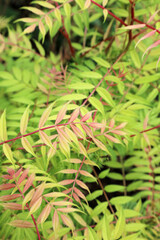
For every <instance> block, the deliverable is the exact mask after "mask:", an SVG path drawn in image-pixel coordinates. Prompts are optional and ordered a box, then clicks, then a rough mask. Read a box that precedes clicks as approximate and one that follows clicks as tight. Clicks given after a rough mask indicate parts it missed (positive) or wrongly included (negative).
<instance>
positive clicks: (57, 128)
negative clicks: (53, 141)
mask: <svg viewBox="0 0 160 240" xmlns="http://www.w3.org/2000/svg"><path fill="white" fill-rule="evenodd" d="M55 128H56V130H57V133H58V135H59V136H60V137H62V138H63V139H64V141H66V142H68V143H69V142H71V141H70V139H69V138H68V135H67V133H66V132H65V131H64V130H63V129H62V128H60V127H55Z"/></svg>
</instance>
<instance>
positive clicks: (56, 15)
mask: <svg viewBox="0 0 160 240" xmlns="http://www.w3.org/2000/svg"><path fill="white" fill-rule="evenodd" d="M54 13H55V17H56V18H57V20H58V22H60V23H61V12H60V10H59V9H58V8H56V9H55V10H54Z"/></svg>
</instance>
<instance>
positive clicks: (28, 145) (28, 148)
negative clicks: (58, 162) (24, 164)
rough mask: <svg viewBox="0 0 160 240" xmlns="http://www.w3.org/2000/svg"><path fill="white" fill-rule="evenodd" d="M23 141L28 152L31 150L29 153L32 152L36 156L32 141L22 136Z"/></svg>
mask: <svg viewBox="0 0 160 240" xmlns="http://www.w3.org/2000/svg"><path fill="white" fill-rule="evenodd" d="M21 143H22V146H23V148H24V149H25V150H26V151H27V152H29V153H30V154H32V155H33V156H36V154H35V153H34V151H33V148H32V146H31V144H30V142H29V141H28V140H27V138H26V137H22V138H21Z"/></svg>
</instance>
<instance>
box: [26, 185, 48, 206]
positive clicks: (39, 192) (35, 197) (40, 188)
mask: <svg viewBox="0 0 160 240" xmlns="http://www.w3.org/2000/svg"><path fill="white" fill-rule="evenodd" d="M44 189H45V182H43V183H42V184H41V185H39V186H38V187H37V189H36V191H35V193H34V195H33V198H32V200H31V202H30V205H29V206H30V207H32V206H33V205H34V204H35V202H37V200H38V199H39V198H40V197H41V196H42V193H43V191H44Z"/></svg>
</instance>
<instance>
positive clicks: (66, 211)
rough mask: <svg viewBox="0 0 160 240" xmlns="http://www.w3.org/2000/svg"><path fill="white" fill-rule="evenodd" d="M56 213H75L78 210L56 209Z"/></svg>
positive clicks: (70, 208)
mask: <svg viewBox="0 0 160 240" xmlns="http://www.w3.org/2000/svg"><path fill="white" fill-rule="evenodd" d="M57 211H59V212H63V213H70V212H77V211H79V210H78V209H76V208H72V207H69V208H57Z"/></svg>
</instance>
